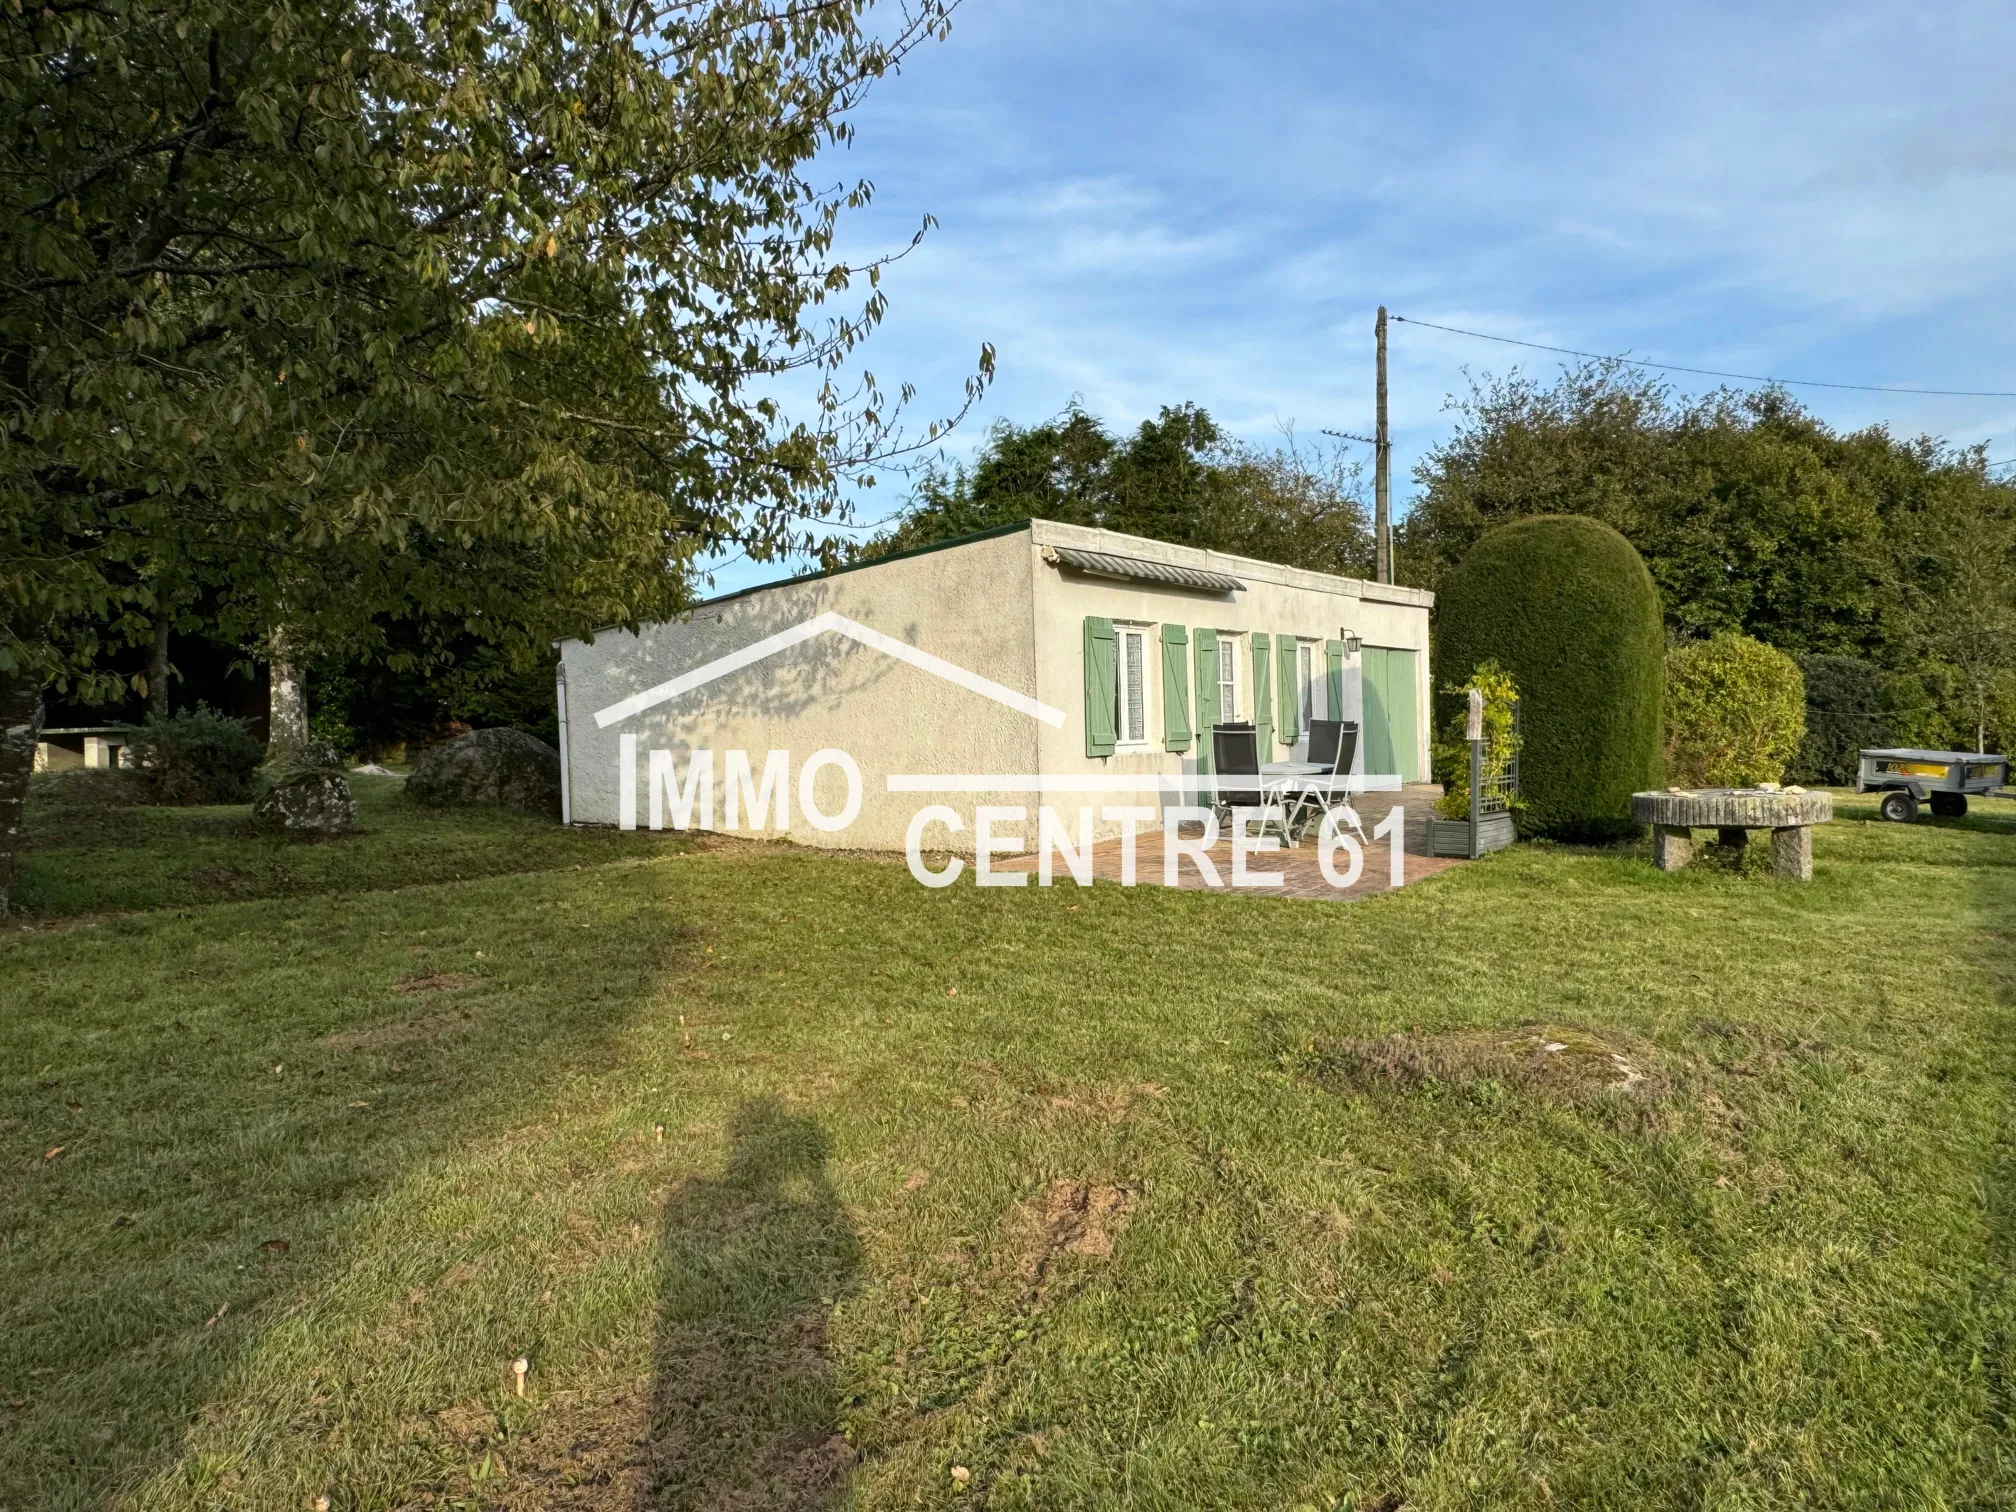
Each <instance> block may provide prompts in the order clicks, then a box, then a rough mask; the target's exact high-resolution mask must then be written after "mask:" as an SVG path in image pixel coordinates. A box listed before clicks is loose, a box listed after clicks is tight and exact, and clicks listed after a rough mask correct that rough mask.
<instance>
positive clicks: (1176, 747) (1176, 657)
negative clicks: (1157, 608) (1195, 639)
mask: <svg viewBox="0 0 2016 1512" xmlns="http://www.w3.org/2000/svg"><path fill="white" fill-rule="evenodd" d="M1162 749H1163V750H1165V751H1187V750H1189V749H1190V632H1189V631H1187V630H1185V629H1184V628H1183V627H1182V626H1181V625H1164V626H1163V627H1162Z"/></svg>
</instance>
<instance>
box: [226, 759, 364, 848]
mask: <svg viewBox="0 0 2016 1512" xmlns="http://www.w3.org/2000/svg"><path fill="white" fill-rule="evenodd" d="M254 786H255V788H256V790H257V796H256V797H254V798H253V800H252V822H253V823H254V824H256V825H258V826H259V828H261V829H263V830H265V831H267V832H268V833H270V834H279V835H286V836H288V837H289V838H291V839H297V840H320V839H327V838H330V837H332V836H335V835H347V834H349V833H350V831H352V830H354V829H355V828H357V799H356V797H355V796H354V795H353V794H352V793H351V791H350V784H349V783H348V782H347V781H346V780H345V779H344V776H343V769H342V765H341V761H340V758H339V757H338V756H337V754H336V752H335V750H334V749H333V748H331V747H329V746H326V745H322V744H320V743H318V742H312V741H311V742H310V743H309V744H308V745H306V746H303V747H301V748H299V749H297V750H284V751H281V752H280V753H279V754H277V755H275V756H274V757H273V758H272V759H271V760H269V761H268V762H267V763H266V765H265V766H264V767H262V768H260V770H259V774H258V777H257V778H256V780H255V782H254Z"/></svg>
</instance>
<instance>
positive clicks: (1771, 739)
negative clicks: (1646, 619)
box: [1666, 633, 1806, 787]
mask: <svg viewBox="0 0 2016 1512" xmlns="http://www.w3.org/2000/svg"><path fill="white" fill-rule="evenodd" d="M1805 734H1806V680H1805V678H1803V677H1801V676H1800V674H1799V664H1798V663H1797V662H1795V661H1793V660H1792V658H1791V657H1789V656H1787V655H1786V654H1785V653H1784V652H1783V651H1780V650H1779V649H1778V648H1777V647H1775V646H1767V645H1765V644H1764V642H1762V641H1760V640H1752V639H1751V638H1750V637H1749V636H1747V635H1736V634H1734V633H1729V634H1723V635H1718V636H1716V637H1715V638H1714V639H1712V640H1705V641H1689V642H1688V643H1687V644H1685V645H1683V646H1675V647H1674V648H1673V649H1672V650H1671V651H1669V652H1668V653H1667V655H1666V780H1667V781H1669V782H1677V783H1680V784H1681V785H1682V786H1684V787H1754V786H1756V785H1757V784H1758V783H1760V782H1782V781H1784V780H1785V771H1786V767H1787V766H1788V765H1789V763H1790V762H1791V760H1792V758H1793V756H1794V755H1796V754H1797V753H1798V750H1799V742H1800V741H1801V740H1802V739H1804V738H1805Z"/></svg>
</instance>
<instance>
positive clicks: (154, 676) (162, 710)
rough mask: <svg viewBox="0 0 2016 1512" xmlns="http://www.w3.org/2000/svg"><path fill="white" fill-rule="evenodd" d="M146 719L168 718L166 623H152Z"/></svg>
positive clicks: (162, 620) (161, 621)
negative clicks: (152, 649) (152, 648)
mask: <svg viewBox="0 0 2016 1512" xmlns="http://www.w3.org/2000/svg"><path fill="white" fill-rule="evenodd" d="M147 717H148V718H149V719H166V718H167V717H168V621H167V620H166V619H165V618H164V619H157V620H155V621H154V652H153V654H152V655H151V656H149V657H148V658H147Z"/></svg>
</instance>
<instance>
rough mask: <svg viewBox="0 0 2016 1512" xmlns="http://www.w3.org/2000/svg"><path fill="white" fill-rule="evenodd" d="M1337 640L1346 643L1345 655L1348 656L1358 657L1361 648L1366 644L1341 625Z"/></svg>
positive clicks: (1338, 629)
mask: <svg viewBox="0 0 2016 1512" xmlns="http://www.w3.org/2000/svg"><path fill="white" fill-rule="evenodd" d="M1337 638H1338V639H1339V640H1341V641H1342V642H1344V654H1345V655H1346V656H1356V655H1357V654H1358V650H1359V648H1360V647H1361V646H1363V645H1364V644H1365V642H1363V641H1362V640H1360V639H1358V637H1357V636H1355V635H1353V634H1352V633H1351V632H1350V631H1349V630H1346V629H1345V628H1344V627H1343V626H1341V625H1340V626H1338V628H1337Z"/></svg>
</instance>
